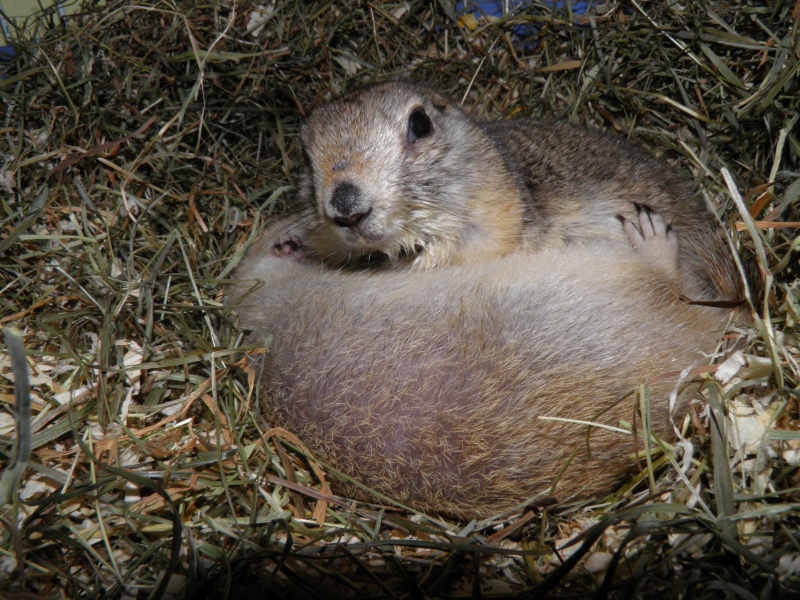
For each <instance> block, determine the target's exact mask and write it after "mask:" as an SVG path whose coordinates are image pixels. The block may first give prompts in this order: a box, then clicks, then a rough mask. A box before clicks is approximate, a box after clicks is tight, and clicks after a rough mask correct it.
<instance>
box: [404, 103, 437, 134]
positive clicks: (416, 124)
mask: <svg viewBox="0 0 800 600" xmlns="http://www.w3.org/2000/svg"><path fill="white" fill-rule="evenodd" d="M431 133H433V123H431V120H430V118H429V117H428V115H427V114H425V111H424V110H423V109H421V108H415V109H414V110H413V111H411V114H410V115H409V116H408V141H409V142H416V141H417V140H420V139H422V138H424V137H428V136H429V135H430V134H431Z"/></svg>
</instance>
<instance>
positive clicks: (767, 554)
mask: <svg viewBox="0 0 800 600" xmlns="http://www.w3.org/2000/svg"><path fill="white" fill-rule="evenodd" d="M552 4H553V3H538V2H532V3H530V4H529V5H528V6H527V7H526V8H524V10H520V11H516V12H512V13H510V14H507V15H504V16H501V17H500V18H488V17H485V16H483V15H482V14H481V11H480V8H479V9H478V10H476V11H471V12H468V13H463V12H461V13H458V14H457V13H456V11H455V7H454V6H453V5H452V4H450V3H447V2H438V3H427V2H396V3H367V2H357V3H347V2H329V1H326V2H305V3H295V2H289V1H285V0H273V1H264V2H246V1H243V2H232V1H223V0H218V1H210V0H205V1H200V2H189V1H187V0H170V1H169V2H156V1H154V0H153V1H147V0H142V1H139V2H133V3H131V2H86V3H84V4H83V5H82V6H81V7H80V9H79V10H77V11H76V12H75V13H74V14H72V16H70V18H68V19H66V20H62V19H60V18H58V17H57V15H56V14H55V12H54V9H50V10H44V11H43V12H41V13H40V14H39V15H37V16H36V17H35V18H34V19H32V20H31V22H30V23H29V25H30V26H29V27H28V28H27V29H25V30H24V31H19V32H18V33H17V38H16V40H15V51H16V58H15V59H13V60H10V61H6V62H2V63H0V99H2V102H0V108H2V111H1V112H0V119H2V121H0V261H2V262H0V325H2V326H3V327H4V328H9V327H10V326H12V325H13V327H15V328H16V329H17V330H19V332H20V336H21V341H22V343H23V344H24V347H25V348H26V352H27V364H28V369H29V372H30V400H31V407H32V422H31V424H30V425H31V434H30V436H29V437H30V445H31V448H32V452H31V456H30V459H29V461H28V463H27V469H26V470H25V471H24V474H23V476H22V479H21V480H20V481H19V482H18V483H17V484H15V485H14V486H12V487H13V489H11V491H10V493H9V495H8V501H7V502H6V504H5V506H4V507H3V509H2V514H0V516H2V525H3V527H2V532H1V533H0V540H2V542H1V543H0V550H1V551H2V557H0V589H5V590H9V593H13V594H22V593H28V594H33V595H34V596H31V597H41V598H65V597H66V598H77V597H87V598H88V597H92V598H95V597H109V598H118V597H126V598H133V597H147V596H148V595H152V596H155V597H186V598H222V597H231V596H234V595H235V596H237V597H263V596H264V595H267V594H268V593H275V594H279V595H282V596H283V597H314V598H356V597H358V598H394V597H397V598H406V597H414V598H425V597H430V598H434V597H478V596H480V597H494V598H496V597H528V598H534V597H545V596H547V597H576V596H580V597H587V595H596V596H597V597H609V596H610V597H654V598H655V597H658V598H663V597H674V598H679V597H685V596H687V595H691V596H692V597H695V598H717V597H735V598H751V597H756V596H759V597H778V595H779V594H786V597H788V595H790V594H792V593H798V592H800V536H798V534H797V527H798V522H799V521H800V492H798V489H800V487H799V486H798V474H799V471H798V465H800V432H799V431H798V418H799V417H800V410H799V408H798V399H799V398H800V394H799V393H798V377H799V376H800V368H798V358H799V355H800V351H799V350H798V339H799V338H798V316H799V315H798V313H799V312H800V296H799V295H798V289H797V288H798V284H797V278H798V276H799V275H800V274H799V273H798V259H797V257H798V248H799V247H800V243H799V242H798V236H797V231H798V227H799V226H800V225H799V224H798V222H800V200H799V199H800V174H799V172H800V163H799V161H798V157H800V141H799V140H798V136H797V131H798V129H797V126H796V125H797V122H798V109H800V89H798V77H797V72H798V69H800V59H799V51H800V43H798V42H799V39H798V34H797V27H798V21H799V20H800V4H794V5H792V4H790V3H786V2H772V3H765V4H764V5H763V6H762V5H757V4H749V3H745V2H713V1H712V2H704V3H699V2H687V3H683V4H678V3H660V2H654V3H642V2H637V1H636V0H631V1H630V2H613V1H612V2H608V3H604V4H594V3H592V5H590V6H589V7H588V10H587V11H586V12H585V14H578V12H581V11H579V10H578V8H579V7H578V5H583V4H586V3H575V4H574V6H573V7H572V8H570V7H562V8H557V9H554V8H553V7H552ZM567 4H568V3H567ZM573 10H574V12H573ZM4 56H5V54H4ZM408 75H410V76H413V77H414V78H416V79H419V80H423V81H427V82H430V83H432V84H434V85H436V86H438V87H439V88H441V89H442V90H443V91H445V92H447V93H449V94H451V95H453V96H454V97H459V98H463V99H464V103H465V104H466V105H467V106H469V107H472V108H474V109H475V110H476V111H478V112H480V113H481V114H483V115H485V116H487V117H492V118H504V117H507V116H510V115H514V114H517V113H521V114H528V115H532V116H548V117H556V118H560V119H566V120H569V121H571V122H575V123H584V124H586V125H588V126H592V127H602V128H611V129H613V130H614V131H616V132H617V133H619V134H621V135H626V136H630V137H631V138H633V139H635V140H637V141H638V142H639V143H641V144H643V145H645V146H647V147H648V148H649V149H650V150H651V151H652V152H654V153H655V154H658V155H661V156H663V157H666V158H667V159H668V160H669V161H671V162H672V163H674V165H675V168H676V169H679V170H681V171H683V172H684V173H685V174H686V175H687V176H688V177H692V178H693V179H694V182H695V184H696V187H697V189H698V190H699V193H703V194H705V196H706V197H707V198H708V200H709V203H710V205H711V206H712V207H713V208H714V210H715V212H717V214H718V215H719V216H720V219H721V222H722V223H723V224H724V226H726V227H727V228H728V230H729V231H730V234H731V238H732V239H733V240H734V242H735V244H734V248H735V250H732V251H735V252H736V254H737V257H740V258H741V259H742V260H743V261H745V262H748V261H749V262H750V263H752V264H754V265H756V267H757V268H756V269H754V272H753V276H752V279H751V281H752V283H753V286H752V290H753V293H752V294H751V297H750V302H751V304H752V307H753V314H754V315H756V318H755V321H754V323H753V324H750V325H745V324H738V323H733V324H732V325H731V328H730V331H729V332H728V334H727V335H728V336H738V337H740V338H742V339H744V340H745V341H746V350H745V351H744V353H743V354H741V355H740V358H741V360H740V363H741V364H740V365H738V366H736V365H732V364H729V365H728V370H727V371H725V372H723V373H720V370H719V369H718V368H717V367H713V368H711V369H709V371H710V372H711V373H710V374H709V376H708V377H707V378H706V381H705V384H704V386H703V389H704V396H703V398H698V402H697V403H696V405H695V406H696V410H693V411H691V412H690V415H689V417H687V422H686V423H685V424H684V425H685V427H684V431H685V432H686V433H685V439H684V440H682V442H681V444H679V445H678V446H680V448H678V446H676V450H675V454H674V456H666V457H665V458H664V459H663V460H661V462H660V464H657V465H655V467H654V468H653V469H651V470H647V469H644V471H642V472H640V473H639V474H637V476H636V477H634V478H632V479H631V481H630V482H628V483H627V484H625V485H623V486H622V487H621V488H620V490H619V491H618V492H617V493H616V494H614V495H612V496H609V497H607V498H598V499H597V500H596V501H595V502H591V503H589V502H583V503H572V504H557V505H554V506H547V507H540V508H532V509H530V510H528V511H525V512H523V513H520V514H519V515H516V516H514V517H513V518H511V519H508V518H506V519H499V518H496V519H491V518H490V519H486V520H484V521H480V522H472V523H456V522H451V521H447V520H445V519H441V518H438V517H436V516H435V515H434V516H430V515H419V514H414V513H413V512H410V511H407V510H403V509H402V508H399V507H398V506H397V505H395V504H392V503H391V502H389V501H388V500H385V499H384V500H382V499H378V498H376V502H375V504H365V503H355V502H352V501H349V500H348V499H346V498H339V497H337V496H335V495H333V494H332V493H331V492H330V489H329V487H328V484H329V482H330V481H333V480H335V478H336V477H337V474H336V473H334V472H332V471H330V470H328V469H326V468H325V466H324V465H320V464H319V463H317V462H316V461H314V460H313V457H310V456H309V454H308V452H307V451H306V450H305V448H304V446H303V442H302V440H298V439H296V438H295V437H293V436H292V434H291V433H290V432H285V431H282V430H279V429H274V428H270V424H269V423H265V422H264V420H263V418H262V417H261V416H260V415H259V414H258V412H257V411H256V410H255V408H254V407H255V406H256V405H257V403H256V402H255V400H256V399H257V396H258V389H257V386H256V385H255V378H254V373H253V371H252V369H251V368H250V367H249V363H248V361H247V359H246V357H245V354H257V353H259V352H262V351H263V349H261V348H257V347H249V346H245V345H243V339H244V335H243V332H241V331H239V330H238V329H237V328H236V325H235V318H234V317H233V315H232V314H231V313H230V311H229V310H228V309H227V308H225V306H224V298H223V295H224V292H223V290H224V285H225V284H226V282H227V281H228V280H229V277H230V273H231V271H232V269H233V268H234V267H235V265H236V264H237V262H238V261H239V260H240V258H241V256H242V254H243V252H244V249H245V247H246V244H247V242H248V241H249V240H252V239H253V238H254V236H256V235H257V234H258V232H259V231H260V230H261V229H262V228H263V225H264V224H265V222H266V221H267V220H268V219H269V218H270V215H272V214H274V213H275V212H276V211H279V210H280V209H281V207H282V205H283V203H284V202H285V201H286V200H288V199H289V198H291V194H292V178H291V174H292V172H293V170H294V167H295V163H296V162H297V161H299V160H300V149H299V147H298V136H297V133H298V124H299V122H300V120H301V118H302V117H303V116H305V115H307V114H308V112H309V111H310V110H311V109H312V108H313V107H314V106H315V105H317V104H318V103H320V102H322V101H324V100H325V99H327V98H330V97H332V96H334V95H335V94H337V93H339V92H342V91H346V90H349V89H352V88H354V87H355V86H358V85H361V84H363V83H366V82H369V81H374V80H377V79H380V78H384V77H389V76H408ZM575 168H576V169H580V165H575ZM723 174H729V175H730V177H729V178H728V179H727V180H726V178H725V177H723ZM759 289H760V290H763V293H760V294H759V293H757V292H756V290H759ZM4 348H6V347H5V346H4ZM12 359H13V356H12V353H10V352H8V350H7V349H6V350H5V351H4V352H3V354H0V403H2V407H3V410H2V412H1V413H0V458H2V461H3V465H4V467H7V468H6V471H7V472H10V466H11V463H12V462H13V460H14V452H15V448H16V444H18V443H19V441H20V439H21V437H25V435H24V433H23V435H22V436H20V434H19V431H20V423H18V422H17V420H15V411H14V406H15V404H16V403H17V400H15V391H14V379H15V377H14V374H13V373H12ZM715 371H716V374H717V375H719V377H717V378H715V377H713V376H712V375H713V374H714V372H715ZM17 379H18V380H19V379H20V378H19V376H17ZM23 429H24V427H23ZM754 594H755V596H754ZM9 597H21V596H9ZM26 597H28V596H26Z"/></svg>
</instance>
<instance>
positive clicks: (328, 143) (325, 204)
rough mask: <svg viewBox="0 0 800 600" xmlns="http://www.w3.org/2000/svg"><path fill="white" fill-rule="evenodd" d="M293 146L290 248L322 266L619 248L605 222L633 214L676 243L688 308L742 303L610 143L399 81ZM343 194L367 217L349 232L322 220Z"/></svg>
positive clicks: (634, 162) (705, 216)
mask: <svg viewBox="0 0 800 600" xmlns="http://www.w3.org/2000/svg"><path fill="white" fill-rule="evenodd" d="M417 110H422V111H424V113H425V114H426V115H427V116H428V117H429V119H430V122H431V123H432V127H433V131H432V133H431V134H430V135H428V136H426V137H424V138H422V139H417V140H415V141H413V142H410V141H409V137H408V132H409V115H410V114H411V113H412V112H413V111H417ZM302 137H303V146H304V150H305V153H306V156H307V158H308V165H307V169H306V171H305V174H304V175H303V177H301V185H300V193H299V197H300V203H301V205H302V206H303V207H305V208H304V209H303V217H302V221H303V224H302V230H303V231H302V233H301V234H300V237H302V238H304V239H307V240H308V244H309V246H310V251H311V253H313V254H315V255H316V256H318V257H319V258H321V259H322V260H324V261H325V262H327V263H328V264H332V265H336V266H342V265H347V264H354V263H357V264H362V263H363V262H365V260H366V259H368V258H370V257H374V256H375V255H376V254H385V255H388V256H389V257H390V258H391V260H392V261H395V263H396V262H400V263H411V264H413V265H414V266H417V267H421V268H430V267H437V266H443V265H456V264H465V263H466V264H474V263H475V262H478V261H482V260H492V259H494V258H497V257H500V256H504V255H506V254H508V253H510V252H512V251H514V250H517V249H520V248H521V249H524V250H526V251H540V250H544V249H556V248H559V247H562V246H565V245H570V244H576V243H592V242H594V241H596V240H598V239H612V240H618V241H625V237H624V234H623V232H622V230H621V229H620V227H619V223H618V222H617V220H616V217H617V215H621V216H623V217H625V218H627V219H634V218H635V216H636V213H635V208H634V203H638V204H645V205H648V206H650V207H652V208H653V209H654V210H655V211H656V212H658V213H660V214H661V215H663V216H664V218H665V219H666V221H667V222H668V223H670V224H671V226H672V227H673V228H674V230H675V231H676V232H677V234H678V236H679V238H680V239H681V249H680V261H679V263H680V268H681V270H682V272H683V274H684V280H683V282H682V291H683V292H684V293H685V294H686V295H688V296H690V297H693V298H695V299H698V300H700V299H706V300H707V299H719V298H725V299H729V300H730V299H735V298H739V297H740V293H739V286H738V284H737V277H736V274H735V269H734V265H733V263H732V261H731V260H730V256H729V254H728V251H727V247H726V245H725V244H724V243H723V241H722V238H721V237H720V235H719V232H718V231H716V226H715V223H714V221H713V218H712V216H711V215H710V214H709V213H708V211H707V210H706V208H705V207H704V206H703V205H702V202H701V201H700V200H699V199H698V198H697V197H694V196H693V194H692V192H691V190H690V189H689V188H688V186H687V185H686V184H685V182H684V181H682V180H681V179H680V178H678V177H677V176H675V175H674V174H673V173H672V172H671V171H670V169H669V168H668V167H667V166H666V165H665V164H664V163H662V162H660V161H658V160H655V159H654V158H652V157H650V156H649V155H648V154H647V153H646V152H644V151H643V150H642V149H641V148H638V147H636V146H634V145H632V144H630V143H628V142H627V141H625V140H623V139H620V138H618V137H611V136H609V135H605V134H601V133H599V132H594V131H590V130H587V129H584V128H578V127H573V126H570V125H567V124H565V123H553V122H546V121H536V120H532V119H514V120H511V121H503V122H494V123H489V122H484V121H480V120H479V119H477V118H475V117H474V116H472V115H470V114H469V113H467V112H466V111H464V110H462V109H461V108H460V107H459V106H458V105H457V104H455V103H454V102H452V101H450V100H449V99H447V98H445V97H443V96H441V95H440V94H439V93H437V92H436V91H434V90H431V89H429V88H426V87H423V86H419V85H414V84H409V83H401V82H389V83H382V84H378V85H374V86H371V87H367V88H364V89H361V90H359V91H356V92H354V93H352V94H349V95H346V96H343V97H341V98H339V99H337V100H334V101H333V102H331V103H329V104H327V105H324V106H321V107H319V108H318V109H317V110H315V111H314V113H313V114H312V115H311V117H310V118H309V119H308V121H307V122H306V123H305V125H304V127H303V135H302ZM342 183H347V184H350V185H352V186H353V187H354V189H356V190H357V193H358V196H357V198H356V199H353V201H352V202H351V210H353V211H356V212H359V213H368V216H366V217H365V218H364V219H363V221H361V222H360V223H359V224H358V225H357V226H353V227H343V226H341V225H340V224H337V223H336V222H335V220H334V219H333V217H332V215H333V216H335V215H336V212H337V211H336V209H335V208H334V207H333V204H332V196H333V194H334V192H335V190H336V188H337V186H339V185H340V184H342Z"/></svg>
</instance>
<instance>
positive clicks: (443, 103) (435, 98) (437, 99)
mask: <svg viewBox="0 0 800 600" xmlns="http://www.w3.org/2000/svg"><path fill="white" fill-rule="evenodd" d="M428 100H430V103H431V104H432V105H433V108H435V109H436V110H438V111H439V112H444V110H445V109H446V108H447V105H448V104H450V100H448V99H447V98H445V97H444V96H442V95H441V94H438V93H436V92H434V91H433V90H431V92H430V95H429V96H428Z"/></svg>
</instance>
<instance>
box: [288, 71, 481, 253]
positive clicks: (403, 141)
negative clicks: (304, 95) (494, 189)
mask: <svg viewBox="0 0 800 600" xmlns="http://www.w3.org/2000/svg"><path fill="white" fill-rule="evenodd" d="M483 136H484V134H483V133H482V131H481V127H480V125H479V124H478V123H477V122H475V121H474V120H472V119H471V118H470V117H469V116H468V115H467V114H466V113H464V112H463V111H462V110H461V109H460V108H458V107H457V106H456V105H454V104H453V103H452V102H451V101H449V100H448V99H446V98H445V97H443V96H441V95H440V94H438V93H436V92H435V91H433V90H430V89H428V88H425V87H422V86H418V85H413V84H408V83H397V82H392V83H384V84H378V85H374V86H371V87H367V88H364V89H361V90H359V91H357V92H354V93H352V94H350V95H346V96H343V97H341V98H339V99H337V100H334V101H333V102H331V103H329V104H326V105H324V106H321V107H320V108H318V109H317V110H315V111H314V112H313V114H312V115H311V117H310V118H309V119H308V120H307V122H306V123H305V124H304V126H303V129H302V143H303V149H304V153H305V157H306V162H307V174H306V177H307V180H306V183H305V186H304V187H305V190H304V192H301V193H302V194H304V195H305V196H307V198H306V200H307V201H309V202H310V203H311V204H312V205H313V207H314V210H315V211H316V216H317V224H316V227H315V228H314V230H313V231H312V232H311V235H310V237H311V240H310V241H311V244H312V246H315V249H316V251H317V252H318V253H319V254H320V255H321V256H322V257H323V258H325V259H329V260H331V259H332V260H333V262H339V263H342V262H347V261H348V260H349V259H350V258H352V257H358V256H363V255H366V254H371V253H376V252H382V253H385V254H387V255H389V256H390V257H392V258H396V257H398V256H400V255H411V256H415V255H418V254H420V253H421V252H425V251H426V250H427V249H429V248H430V247H431V246H434V245H436V244H439V243H445V244H447V243H452V240H449V239H447V238H449V237H453V236H457V235H458V232H459V230H460V229H463V225H462V224H463V222H464V220H465V218H466V215H467V213H468V209H469V206H468V202H469V198H470V195H471V188H473V187H474V183H473V182H474V179H475V177H476V175H475V173H476V172H478V173H479V172H480V169H481V166H482V165H481V162H482V160H481V159H482V156H483V155H484V154H485V153H486V152H487V151H491V149H490V147H491V144H487V143H481V140H482V138H483Z"/></svg>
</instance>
